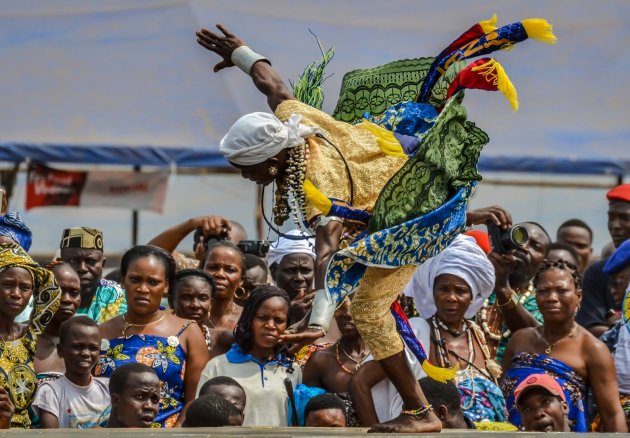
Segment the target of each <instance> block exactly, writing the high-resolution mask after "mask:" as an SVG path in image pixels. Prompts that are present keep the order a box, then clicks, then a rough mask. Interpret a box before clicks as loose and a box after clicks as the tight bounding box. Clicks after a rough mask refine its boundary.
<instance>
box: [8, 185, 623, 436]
mask: <svg viewBox="0 0 630 438" xmlns="http://www.w3.org/2000/svg"><path fill="white" fill-rule="evenodd" d="M607 198H608V201H609V207H608V228H609V231H610V237H611V240H612V245H613V246H614V251H613V252H612V253H611V254H608V255H605V256H602V257H596V256H595V255H594V254H593V248H592V242H593V235H592V231H591V229H590V227H589V226H588V225H587V224H586V223H585V222H583V221H581V220H579V219H569V220H567V221H566V222H564V223H563V224H562V225H561V226H560V227H559V228H558V230H557V231H556V233H555V234H553V236H554V237H552V233H550V230H546V229H545V227H544V225H543V224H539V223H535V222H531V221H527V220H525V221H522V222H520V223H518V224H516V225H515V224H513V223H512V218H511V216H510V214H509V213H508V212H506V211H505V210H504V209H502V208H500V207H490V208H485V209H480V210H473V211H470V212H468V215H467V218H468V224H469V225H473V224H480V223H487V222H491V223H494V224H496V225H497V226H498V227H499V228H500V229H501V230H503V231H509V230H515V229H521V230H522V229H524V230H525V231H526V236H527V238H526V241H524V242H521V244H519V245H514V246H513V247H509V248H507V249H506V248H503V250H499V248H498V247H497V246H496V242H492V241H491V239H490V238H489V236H488V234H487V233H486V232H485V229H482V228H480V227H476V228H475V229H472V228H471V229H469V230H468V231H467V232H465V233H464V234H462V235H460V236H458V237H457V238H456V239H455V241H454V242H453V243H452V244H451V245H449V246H448V247H447V248H446V249H444V250H443V251H442V252H441V253H440V254H438V255H437V256H435V257H433V258H431V259H429V260H428V261H426V262H425V263H423V264H421V265H420V266H419V267H418V268H417V269H416V271H415V273H414V275H413V277H412V280H411V281H410V282H409V284H408V285H407V287H406V289H405V292H404V295H401V296H400V297H399V299H398V300H399V302H400V304H401V306H402V308H403V309H404V310H405V313H406V314H407V316H408V317H409V320H410V324H411V327H412V328H413V330H414V332H415V335H416V337H417V338H418V339H419V340H420V342H421V343H422V344H423V345H424V348H425V350H426V353H427V356H428V358H429V361H430V362H431V363H432V364H435V365H437V366H440V367H443V368H452V369H454V370H456V374H455V378H454V379H453V380H449V381H447V382H445V383H442V382H437V381H435V380H432V379H430V378H428V377H427V376H426V375H425V374H424V371H423V370H422V367H421V366H420V365H419V364H418V362H417V360H416V359H415V358H414V356H413V355H412V354H410V353H409V352H408V351H406V352H405V357H406V358H407V361H408V363H409V366H410V368H411V370H412V371H413V373H414V375H415V377H416V379H417V380H418V381H419V384H420V387H421V388H422V390H423V392H424V394H425V396H426V398H427V400H428V402H429V403H430V404H431V406H432V409H433V410H434V412H435V414H436V415H437V417H438V418H439V419H440V421H441V422H442V427H443V428H444V429H482V430H503V431H509V430H518V429H521V430H533V431H578V432H587V431H593V432H595V431H607V432H624V431H627V424H628V421H629V418H630V383H629V382H630V325H629V324H630V322H629V321H628V317H629V316H630V315H628V312H629V310H628V308H629V307H630V298H629V297H628V293H627V292H626V291H627V290H628V286H629V282H630V240H628V239H630V184H623V185H621V186H618V187H616V188H614V189H612V190H610V191H609V192H608V193H607ZM524 219H527V218H524ZM191 233H196V235H197V238H196V239H195V247H194V256H193V257H189V256H186V255H185V254H184V253H182V252H179V251H178V245H179V244H180V242H181V241H182V240H183V239H184V238H185V237H186V236H187V235H188V234H191ZM300 233H301V232H299V231H290V232H289V233H287V235H286V236H281V237H279V238H278V240H277V241H275V242H271V243H270V246H269V248H268V249H269V250H268V253H266V254H263V253H264V252H265V249H266V248H265V245H264V242H262V243H260V242H254V244H252V242H251V241H248V240H247V235H246V233H245V231H244V230H243V228H242V227H241V226H240V225H239V224H238V223H237V222H236V221H233V220H228V219H225V218H222V217H218V216H207V217H199V218H192V219H190V220H188V221H186V222H184V223H182V224H178V225H175V226H173V227H171V228H169V229H167V230H165V231H164V232H163V233H161V234H160V235H158V236H156V237H155V238H154V239H152V240H151V241H149V242H148V243H147V245H137V246H134V247H132V248H130V249H129V250H128V251H127V252H126V253H125V254H124V256H123V257H122V261H121V265H120V267H119V275H120V281H119V282H116V281H113V280H109V279H105V278H104V276H103V272H104V266H105V260H106V258H105V245H104V242H106V240H105V239H104V235H103V233H102V232H101V231H100V230H97V229H94V228H90V227H88V226H85V227H76V228H69V229H66V230H63V231H61V232H60V245H59V249H60V252H59V258H56V259H55V260H51V261H50V263H49V264H47V265H46V266H40V265H39V264H37V263H36V262H34V261H33V259H32V258H31V257H30V256H29V255H28V251H29V249H30V245H31V242H32V239H33V237H35V238H36V236H32V235H31V231H30V230H29V228H28V227H27V226H26V224H24V222H23V221H22V220H21V218H20V215H19V214H18V213H16V212H8V213H6V212H5V214H3V215H2V216H0V371H2V372H1V373H0V426H2V427H3V428H9V427H14V428H42V429H54V428H95V427H115V428H148V427H167V428H168V427H219V426H234V427H239V426H277V427H281V426H296V427H298V426H305V427H370V426H371V425H372V424H374V423H376V422H385V421H388V420H391V419H392V418H394V417H396V416H397V415H398V414H399V413H400V411H401V409H402V406H403V403H402V400H401V398H400V396H399V394H398V393H397V392H396V389H395V388H394V386H393V385H392V384H391V382H389V381H388V380H387V378H386V373H385V372H384V370H383V369H382V367H381V366H380V365H379V362H378V361H375V360H373V358H372V356H371V353H370V351H369V349H368V347H367V346H366V343H365V342H364V340H363V339H362V338H361V336H360V334H359V332H358V331H357V328H356V326H355V324H354V323H353V319H352V314H351V305H350V304H351V301H352V296H349V297H348V298H346V300H344V301H343V302H342V304H341V305H340V306H339V307H338V308H337V310H336V313H335V317H334V321H335V324H333V328H332V329H331V330H330V331H329V332H328V333H327V334H326V336H325V337H323V338H321V339H319V340H317V341H315V342H312V343H310V344H308V345H296V344H291V343H289V342H285V338H284V335H285V334H286V333H288V331H291V330H294V328H295V327H298V326H299V325H300V324H299V322H300V321H301V320H303V318H304V317H305V316H308V314H309V312H310V308H311V306H312V303H313V298H314V278H315V275H316V272H317V269H316V265H315V261H316V256H315V249H314V243H313V241H312V239H306V238H303V239H294V238H292V237H295V236H299V235H300ZM504 234H505V233H504ZM261 248H263V249H262V250H261ZM624 300H625V301H624ZM624 312H625V314H624ZM294 324H295V325H294ZM292 325H294V326H293V327H292Z"/></svg>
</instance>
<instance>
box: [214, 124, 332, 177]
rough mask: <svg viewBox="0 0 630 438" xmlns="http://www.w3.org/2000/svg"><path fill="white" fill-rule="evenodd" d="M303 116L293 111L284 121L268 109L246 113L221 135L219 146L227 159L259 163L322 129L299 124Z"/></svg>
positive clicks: (247, 163) (236, 162)
mask: <svg viewBox="0 0 630 438" xmlns="http://www.w3.org/2000/svg"><path fill="white" fill-rule="evenodd" d="M301 119H302V116H300V115H298V114H292V115H291V117H289V120H287V121H286V122H285V123H282V122H281V121H280V120H279V119H278V118H277V117H276V116H274V115H273V114H269V113H260V112H258V113H251V114H246V115H244V116H243V117H241V118H240V119H238V120H237V121H236V123H234V124H233V125H232V127H231V128H230V130H229V131H228V133H227V134H226V135H225V137H223V139H222V140H221V143H220V147H219V149H220V150H221V153H222V154H223V156H224V157H225V158H226V159H227V160H228V161H230V162H232V163H234V164H238V165H240V166H252V165H255V164H260V163H262V162H264V161H266V160H268V159H269V158H271V157H274V156H276V155H277V154H278V153H279V152H280V151H281V150H283V149H289V148H292V147H295V146H298V145H303V144H304V139H305V138H306V137H310V136H312V135H315V134H316V133H319V132H321V131H320V130H319V129H317V128H311V127H309V126H305V125H301V124H300V120H301Z"/></svg>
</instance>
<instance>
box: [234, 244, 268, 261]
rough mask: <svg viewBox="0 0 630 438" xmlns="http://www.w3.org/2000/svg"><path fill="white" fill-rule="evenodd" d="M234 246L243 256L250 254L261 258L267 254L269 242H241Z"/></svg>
mask: <svg viewBox="0 0 630 438" xmlns="http://www.w3.org/2000/svg"><path fill="white" fill-rule="evenodd" d="M236 246H238V248H239V249H240V250H241V251H243V252H244V253H245V254H252V255H255V256H256V257H261V258H262V257H265V256H266V255H267V253H268V252H269V242H268V241H266V240H241V241H240V242H238V243H237V244H236Z"/></svg>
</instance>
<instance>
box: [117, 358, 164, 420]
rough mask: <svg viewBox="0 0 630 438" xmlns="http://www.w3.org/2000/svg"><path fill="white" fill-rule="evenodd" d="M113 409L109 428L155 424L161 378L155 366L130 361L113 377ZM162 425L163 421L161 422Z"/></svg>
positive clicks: (158, 406)
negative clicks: (154, 369)
mask: <svg viewBox="0 0 630 438" xmlns="http://www.w3.org/2000/svg"><path fill="white" fill-rule="evenodd" d="M109 393H110V396H111V399H112V410H111V413H110V415H109V421H108V422H107V427H128V428H131V427H138V428H146V427H151V426H152V425H153V424H154V423H153V420H154V419H155V417H156V416H157V414H158V410H159V408H160V379H159V378H158V376H157V374H156V373H155V371H153V368H151V367H150V366H147V365H144V364H142V363H129V364H126V365H123V366H121V367H119V368H116V370H114V372H113V373H112V376H111V378H110V379H109ZM157 425H158V426H159V423H158V424H157Z"/></svg>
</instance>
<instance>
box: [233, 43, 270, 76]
mask: <svg viewBox="0 0 630 438" xmlns="http://www.w3.org/2000/svg"><path fill="white" fill-rule="evenodd" d="M231 59H232V62H233V63H234V65H235V66H237V67H238V68H240V69H241V70H243V71H244V72H245V73H246V74H248V75H249V73H250V72H251V70H252V67H253V66H254V64H256V63H257V62H258V61H262V60H264V61H267V62H269V60H268V59H267V58H265V57H264V56H262V55H259V54H258V53H256V52H254V51H253V50H252V49H250V48H249V47H247V46H240V47H237V48H236V49H234V51H233V52H232V56H231Z"/></svg>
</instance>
